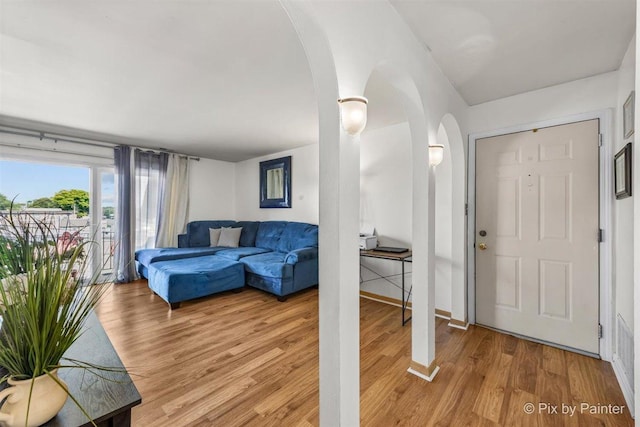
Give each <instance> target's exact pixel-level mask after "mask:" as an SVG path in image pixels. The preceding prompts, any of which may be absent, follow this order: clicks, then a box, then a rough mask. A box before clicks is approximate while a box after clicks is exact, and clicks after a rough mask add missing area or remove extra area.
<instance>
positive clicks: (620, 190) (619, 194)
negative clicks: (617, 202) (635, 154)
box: [613, 143, 631, 199]
mask: <svg viewBox="0 0 640 427" xmlns="http://www.w3.org/2000/svg"><path fill="white" fill-rule="evenodd" d="M613 169H614V173H615V177H614V178H615V193H616V199H624V198H627V197H630V196H631V143H628V144H627V145H625V146H624V147H623V148H622V150H620V151H618V153H617V154H616V155H615V157H614V160H613Z"/></svg>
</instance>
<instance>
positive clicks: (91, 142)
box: [0, 125, 200, 162]
mask: <svg viewBox="0 0 640 427" xmlns="http://www.w3.org/2000/svg"><path fill="white" fill-rule="evenodd" d="M0 127H2V128H6V129H0V133H6V134H10V135H18V136H27V137H31V138H38V139H39V140H40V141H42V140H43V139H48V140H51V141H55V142H58V141H63V142H71V143H74V144H80V145H88V146H91V147H102V148H114V147H117V146H118V145H127V146H129V147H131V148H133V149H138V150H146V151H155V152H163V153H169V154H177V155H179V156H184V157H186V158H187V159H189V160H195V161H196V162H199V161H200V157H194V156H189V155H188V154H181V153H176V152H175V151H170V150H165V149H162V148H159V149H154V148H147V147H137V146H134V145H128V144H115V143H113V142H106V141H100V140H97V139H91V138H76V137H75V136H70V135H64V134H59V133H51V132H41V131H38V130H32V129H25V128H19V127H14V126H5V125H0ZM7 129H17V130H18V131H15V130H7ZM19 131H21V132H19ZM29 132H30V133H29ZM69 138H75V139H69ZM0 145H4V146H8V147H20V148H28V147H24V146H20V145H6V144H0ZM34 150H41V151H53V152H56V153H64V152H63V151H60V150H46V149H43V148H34ZM66 154H75V155H82V154H79V153H66ZM89 157H100V156H91V155H89ZM101 158H103V157H101Z"/></svg>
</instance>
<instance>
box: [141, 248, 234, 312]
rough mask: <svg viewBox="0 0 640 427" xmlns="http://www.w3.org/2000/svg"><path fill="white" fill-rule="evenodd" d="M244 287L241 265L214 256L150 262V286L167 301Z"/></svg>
mask: <svg viewBox="0 0 640 427" xmlns="http://www.w3.org/2000/svg"><path fill="white" fill-rule="evenodd" d="M243 287H244V265H243V264H242V263H239V262H237V261H232V260H229V259H224V258H220V257H217V256H213V255H209V256H200V257H196V258H184V259H174V260H170V261H159V262H154V263H152V264H150V265H149V288H151V290H152V291H153V292H155V293H156V294H158V296H160V298H162V299H163V300H165V301H166V302H168V303H169V306H170V307H171V309H175V308H178V307H180V302H182V301H186V300H190V299H194V298H200V297H204V296H208V295H213V294H216V293H218V292H223V291H229V290H233V289H241V288H243Z"/></svg>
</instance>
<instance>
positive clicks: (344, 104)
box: [338, 96, 368, 135]
mask: <svg viewBox="0 0 640 427" xmlns="http://www.w3.org/2000/svg"><path fill="white" fill-rule="evenodd" d="M367 102H368V101H367V98H365V97H362V96H350V97H349V98H340V99H338V103H339V104H340V120H341V121H342V128H343V129H344V130H345V131H346V132H347V133H348V134H349V135H357V134H359V133H360V132H362V131H363V130H364V127H365V126H366V125H367Z"/></svg>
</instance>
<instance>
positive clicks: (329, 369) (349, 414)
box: [319, 132, 360, 427]
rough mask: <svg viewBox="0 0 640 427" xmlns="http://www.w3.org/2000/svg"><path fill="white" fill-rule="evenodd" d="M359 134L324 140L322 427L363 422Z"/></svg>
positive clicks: (322, 200) (321, 353)
mask: <svg viewBox="0 0 640 427" xmlns="http://www.w3.org/2000/svg"><path fill="white" fill-rule="evenodd" d="M359 195H360V137H350V136H348V135H347V134H345V133H344V132H341V136H340V138H339V139H336V140H334V141H324V142H322V143H321V144H320V243H319V245H320V248H322V250H321V252H320V287H319V292H320V300H319V305H320V425H322V426H332V427H333V426H357V425H359V423H360V310H359V308H360V292H359V291H360V289H359V274H360V259H359V257H360V255H359V249H358V229H359V218H358V214H359V210H360V209H359V208H360V197H359Z"/></svg>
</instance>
